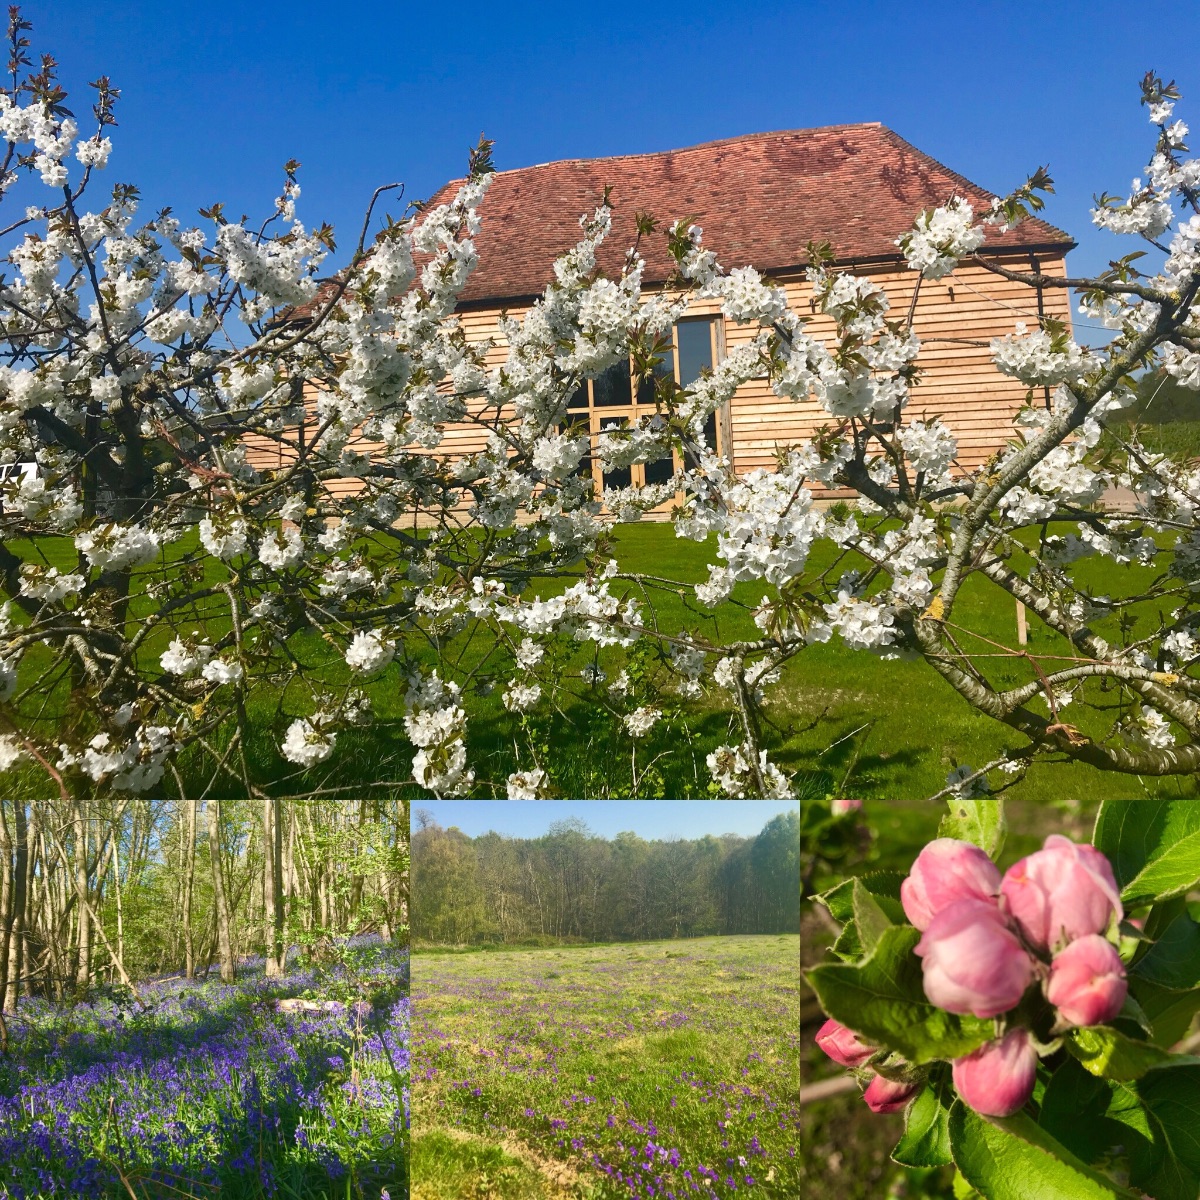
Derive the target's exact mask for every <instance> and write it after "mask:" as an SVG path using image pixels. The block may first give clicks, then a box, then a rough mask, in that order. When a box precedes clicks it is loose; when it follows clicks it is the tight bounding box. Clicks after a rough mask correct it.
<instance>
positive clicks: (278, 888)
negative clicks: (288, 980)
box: [263, 796, 284, 977]
mask: <svg viewBox="0 0 1200 1200" xmlns="http://www.w3.org/2000/svg"><path fill="white" fill-rule="evenodd" d="M263 932H264V938H265V941H266V943H267V968H266V973H267V975H268V976H276V977H277V976H280V975H282V974H283V956H284V954H283V821H282V820H281V813H280V810H279V799H278V797H274V796H268V797H266V798H265V799H264V800H263Z"/></svg>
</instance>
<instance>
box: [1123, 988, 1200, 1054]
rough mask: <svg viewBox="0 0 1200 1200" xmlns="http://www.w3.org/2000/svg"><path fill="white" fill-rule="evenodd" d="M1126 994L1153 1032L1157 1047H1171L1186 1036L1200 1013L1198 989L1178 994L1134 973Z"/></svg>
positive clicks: (1178, 992)
mask: <svg viewBox="0 0 1200 1200" xmlns="http://www.w3.org/2000/svg"><path fill="white" fill-rule="evenodd" d="M1129 991H1130V994H1131V995H1132V996H1133V997H1134V999H1135V1000H1136V1001H1137V1003H1138V1004H1139V1005H1140V1006H1141V1009H1142V1012H1144V1013H1145V1015H1146V1019H1147V1020H1148V1021H1149V1022H1150V1025H1151V1027H1152V1028H1153V1030H1154V1037H1153V1041H1154V1044H1155V1045H1156V1046H1174V1045H1175V1043H1176V1042H1178V1041H1180V1040H1181V1039H1182V1038H1183V1036H1184V1035H1185V1034H1186V1033H1187V1031H1188V1027H1189V1026H1190V1025H1191V1023H1192V1018H1193V1017H1194V1016H1195V1015H1196V1013H1198V1012H1200V988H1191V989H1189V990H1187V991H1182V992H1181V991H1178V990H1176V989H1174V988H1164V987H1163V986H1162V985H1161V984H1157V983H1152V982H1151V981H1150V980H1148V979H1143V978H1142V977H1141V976H1140V975H1138V974H1136V973H1134V974H1132V975H1130V977H1129Z"/></svg>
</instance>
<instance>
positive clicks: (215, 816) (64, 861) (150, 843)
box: [0, 794, 409, 1035]
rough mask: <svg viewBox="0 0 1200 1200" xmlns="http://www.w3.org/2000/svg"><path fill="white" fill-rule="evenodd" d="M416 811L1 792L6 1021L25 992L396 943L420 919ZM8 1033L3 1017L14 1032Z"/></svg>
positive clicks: (225, 969) (82, 988)
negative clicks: (309, 946) (415, 882)
mask: <svg viewBox="0 0 1200 1200" xmlns="http://www.w3.org/2000/svg"><path fill="white" fill-rule="evenodd" d="M408 833H409V814H408V805H407V802H405V801H403V800H400V799H396V798H389V797H386V796H384V795H382V794H380V795H374V796H365V797H361V798H356V799H352V800H334V799H325V798H312V797H309V798H304V799H280V798H272V797H261V798H255V799H227V800H217V799H213V798H211V797H210V798H208V799H205V800H200V799H196V798H189V799H186V800H177V799H152V798H146V797H141V796H131V795H128V794H126V795H122V796H120V797H119V798H117V799H113V798H111V797H96V798H94V799H88V798H78V797H75V798H70V797H66V796H64V797H62V798H61V799H60V798H59V797H53V796H52V797H51V798H49V799H45V800H26V799H21V798H19V797H15V796H12V795H11V794H10V795H7V796H4V795H0V1012H5V1011H7V1012H12V1011H13V1010H14V1008H15V1007H16V1005H17V1003H18V1000H19V998H20V997H21V996H33V995H43V996H50V997H52V998H54V999H58V1000H61V999H65V998H68V997H72V996H74V997H81V996H84V995H86V994H87V992H88V991H89V989H91V988H92V987H93V986H95V985H96V984H97V983H136V981H137V980H138V979H140V978H144V977H145V976H147V975H150V974H158V973H164V972H175V971H177V972H179V973H180V974H182V975H184V976H186V977H187V978H189V979H190V978H192V977H193V976H195V975H197V974H204V973H206V972H207V971H208V970H209V969H210V968H211V967H214V966H215V967H216V968H218V969H219V970H220V973H221V977H222V978H223V979H225V980H227V981H232V980H233V978H234V975H235V972H236V969H237V963H238V961H239V959H241V958H243V957H245V956H247V955H253V954H262V955H263V956H264V957H265V959H266V969H267V973H268V974H276V973H279V972H280V971H281V970H282V967H283V959H284V947H285V946H287V945H289V944H293V943H296V942H300V943H306V942H307V943H320V942H321V941H322V940H323V939H324V938H326V937H328V936H333V935H342V934H351V933H367V932H376V933H380V934H382V935H383V936H384V937H385V938H392V937H395V936H396V935H397V934H399V933H401V932H403V931H404V930H406V927H407V920H408ZM2 1033H3V1024H2V1022H0V1035H2Z"/></svg>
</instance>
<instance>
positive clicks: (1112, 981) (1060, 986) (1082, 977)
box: [1046, 933, 1129, 1025]
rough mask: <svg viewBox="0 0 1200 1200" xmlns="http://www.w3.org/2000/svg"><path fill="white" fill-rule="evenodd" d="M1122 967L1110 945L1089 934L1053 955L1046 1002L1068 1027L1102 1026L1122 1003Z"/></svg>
mask: <svg viewBox="0 0 1200 1200" xmlns="http://www.w3.org/2000/svg"><path fill="white" fill-rule="evenodd" d="M1128 990H1129V984H1128V983H1126V981H1125V965H1124V963H1122V962H1121V957H1120V955H1119V954H1118V953H1117V951H1116V949H1115V948H1114V947H1113V945H1112V943H1111V942H1108V941H1105V939H1104V938H1102V937H1101V936H1100V935H1099V934H1098V933H1090V934H1088V936H1087V937H1081V938H1079V939H1078V940H1077V941H1074V942H1072V943H1071V944H1070V945H1069V946H1068V947H1067V948H1066V949H1065V950H1062V951H1060V952H1059V953H1058V954H1056V955H1055V956H1054V959H1053V961H1052V962H1051V963H1050V978H1049V979H1048V980H1047V981H1046V999H1047V1000H1049V1001H1050V1003H1051V1004H1053V1005H1054V1007H1055V1008H1057V1009H1058V1013H1059V1016H1060V1017H1061V1018H1062V1019H1063V1021H1065V1022H1067V1023H1068V1024H1071V1025H1102V1024H1103V1023H1104V1022H1105V1021H1111V1020H1112V1019H1113V1017H1115V1016H1116V1015H1117V1013H1119V1012H1120V1011H1121V1005H1123V1004H1124V1003H1125V993H1126V992H1127V991H1128Z"/></svg>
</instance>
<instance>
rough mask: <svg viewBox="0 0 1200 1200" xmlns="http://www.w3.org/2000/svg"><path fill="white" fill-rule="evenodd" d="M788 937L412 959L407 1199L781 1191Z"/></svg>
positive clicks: (793, 1068) (676, 1199) (792, 963)
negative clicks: (409, 1181)
mask: <svg viewBox="0 0 1200 1200" xmlns="http://www.w3.org/2000/svg"><path fill="white" fill-rule="evenodd" d="M798 940H799V939H798V937H797V936H796V935H794V934H793V935H778V936H775V935H757V936H739V937H707V938H697V939H692V940H686V941H681V940H672V941H660V942H639V943H623V944H610V945H578V946H558V947H554V948H542V949H508V950H503V951H491V950H488V951H474V952H465V953H455V952H435V951H428V952H427V951H418V952H416V953H415V954H414V957H413V1006H414V1009H413V1010H414V1022H413V1046H412V1049H413V1080H414V1083H413V1108H414V1113H413V1120H414V1124H415V1127H416V1131H417V1132H416V1133H415V1135H414V1140H413V1176H414V1183H413V1191H412V1196H413V1200H471V1198H475V1197H484V1196H487V1197H496V1198H499V1200H541V1198H555V1200H558V1198H566V1197H579V1198H582V1197H589V1198H595V1200H600V1198H603V1197H666V1198H669V1200H681V1198H683V1197H689V1196H697V1197H719V1198H721V1200H724V1198H725V1197H729V1196H733V1195H735V1194H736V1195H741V1194H748V1195H751V1196H763V1197H781V1198H782V1197H791V1196H796V1195H798V1194H799V1181H800V1175H799V1163H798V1161H797V1159H796V1149H795V1147H796V1140H797V1132H798V1123H799V1109H798V1106H797V1098H798V1089H799V1045H798V1030H799V1000H800V994H799V983H798V978H797V970H796V967H797V962H798V955H799V945H798Z"/></svg>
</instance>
